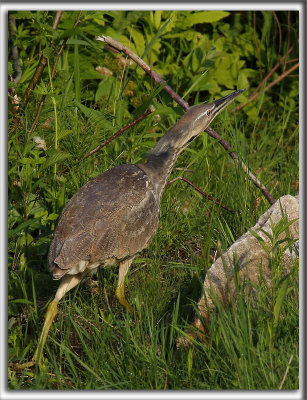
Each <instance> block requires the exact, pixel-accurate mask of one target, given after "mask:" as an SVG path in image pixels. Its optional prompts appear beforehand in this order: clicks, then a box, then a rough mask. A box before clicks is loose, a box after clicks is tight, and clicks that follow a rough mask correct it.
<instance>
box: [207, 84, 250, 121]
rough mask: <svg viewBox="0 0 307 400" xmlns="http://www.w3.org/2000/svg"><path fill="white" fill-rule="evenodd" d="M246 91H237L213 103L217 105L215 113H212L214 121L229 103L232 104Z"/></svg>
mask: <svg viewBox="0 0 307 400" xmlns="http://www.w3.org/2000/svg"><path fill="white" fill-rule="evenodd" d="M244 90H245V89H240V90H236V91H235V92H233V93H230V94H228V95H227V96H225V97H222V98H221V99H218V100H214V101H213V102H212V103H213V104H214V105H215V107H214V109H213V111H212V119H213V118H214V117H216V116H217V114H218V113H219V112H221V111H222V110H223V108H225V107H226V106H228V104H229V103H231V102H232V101H233V100H234V99H235V98H236V97H238V96H239V94H241V93H242V92H244Z"/></svg>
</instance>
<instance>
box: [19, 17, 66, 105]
mask: <svg viewBox="0 0 307 400" xmlns="http://www.w3.org/2000/svg"><path fill="white" fill-rule="evenodd" d="M62 14H63V11H57V12H56V14H55V16H54V19H53V24H52V27H53V29H54V30H56V29H57V27H58V25H59V22H60V19H61V16H62ZM46 65H47V58H46V57H44V56H41V58H40V60H39V63H38V66H37V68H36V71H35V73H34V75H33V77H32V79H31V81H30V83H29V85H28V87H27V89H26V91H25V94H24V96H23V99H22V102H23V104H24V106H25V105H26V104H27V103H28V101H29V100H30V97H31V95H32V92H33V90H34V88H35V86H36V85H37V83H38V81H39V80H40V78H41V76H42V74H43V72H44V69H45V67H46Z"/></svg>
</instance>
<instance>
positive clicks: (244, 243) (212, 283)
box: [177, 195, 299, 345]
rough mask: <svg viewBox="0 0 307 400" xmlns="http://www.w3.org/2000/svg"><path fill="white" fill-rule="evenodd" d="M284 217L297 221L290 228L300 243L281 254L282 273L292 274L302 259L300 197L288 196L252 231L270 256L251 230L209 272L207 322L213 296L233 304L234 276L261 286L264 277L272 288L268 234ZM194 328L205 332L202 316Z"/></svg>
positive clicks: (203, 302) (204, 299)
mask: <svg viewBox="0 0 307 400" xmlns="http://www.w3.org/2000/svg"><path fill="white" fill-rule="evenodd" d="M284 216H286V218H287V220H288V222H290V221H293V222H292V224H291V225H290V226H289V234H290V237H291V239H293V240H295V241H296V242H295V243H294V244H292V246H290V247H289V249H287V250H286V251H281V254H282V253H283V254H282V258H281V261H282V266H283V270H282V274H285V273H286V272H287V271H289V268H290V267H291V266H292V265H293V262H294V260H295V259H296V258H297V257H298V238H299V220H298V217H299V197H298V196H296V197H293V196H290V195H286V196H283V197H281V198H280V199H279V200H277V201H276V202H275V203H274V204H273V205H272V206H271V207H270V208H269V210H268V211H266V212H265V213H264V214H263V215H262V216H261V217H260V218H259V219H258V222H257V223H256V225H254V226H253V227H252V228H251V230H252V231H254V232H255V233H256V234H257V235H259V237H260V238H261V239H263V242H264V243H265V245H266V246H267V251H268V253H267V252H266V251H265V249H264V248H263V245H261V243H260V241H259V240H258V239H257V238H256V237H255V236H254V235H252V233H251V232H250V231H248V232H246V233H245V234H244V235H242V236H241V237H240V238H239V239H238V240H237V241H236V242H235V243H233V244H232V245H231V246H230V247H229V249H228V250H227V251H226V252H225V253H224V254H223V255H222V256H221V257H219V258H218V259H217V260H216V261H215V262H214V263H213V264H212V266H211V267H210V269H209V270H208V272H207V275H206V278H205V281H204V287H203V295H202V296H201V298H200V300H199V302H198V309H199V313H200V315H201V316H202V318H203V319H204V320H205V321H206V320H208V319H209V314H210V309H211V308H212V307H213V306H214V302H213V299H212V297H213V295H215V294H216V295H218V296H219V298H220V299H221V300H222V301H223V302H224V303H225V302H226V301H230V300H231V298H233V297H234V296H235V291H236V284H235V280H234V277H237V276H238V275H239V277H240V278H239V280H240V282H242V281H243V279H244V278H248V281H250V282H252V283H254V284H257V283H258V282H259V277H260V274H263V276H264V277H265V279H266V282H267V284H268V285H270V283H271V281H272V277H271V269H270V268H269V261H270V257H271V256H273V254H271V253H272V252H273V249H272V244H271V241H270V239H269V237H268V236H267V235H266V234H265V233H267V234H269V235H272V224H273V226H276V224H278V222H279V221H281V220H282V218H283V217H284ZM285 237H286V233H285V232H284V231H283V232H281V234H280V235H279V237H278V239H279V240H280V239H284V238H285ZM287 245H288V241H285V242H283V243H281V244H280V246H287ZM249 289H251V291H254V293H252V294H253V295H254V298H255V299H257V293H256V289H255V286H254V285H249ZM194 326H195V327H196V328H198V329H199V330H200V331H204V328H203V325H202V323H201V321H200V319H199V318H198V317H197V318H196V319H195V321H194ZM188 334H189V335H190V336H192V337H195V334H193V333H192V332H189V333H188ZM198 336H201V335H198ZM181 339H182V338H181ZM182 341H185V339H182V340H181V341H180V340H179V343H177V344H178V345H180V344H182Z"/></svg>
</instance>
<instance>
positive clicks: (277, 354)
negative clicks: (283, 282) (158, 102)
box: [9, 113, 298, 389]
mask: <svg viewBox="0 0 307 400" xmlns="http://www.w3.org/2000/svg"><path fill="white" fill-rule="evenodd" d="M279 123H280V122H279V120H278V119H277V120H276V121H273V123H272V121H270V122H267V124H264V128H263V129H262V130H261V134H262V137H260V138H259V143H260V144H261V146H260V147H261V149H260V152H259V151H258V152H257V154H255V155H254V156H253V153H252V152H250V149H249V146H250V144H249V143H248V140H247V139H244V138H243V136H242V142H243V143H242V142H241V141H240V131H239V127H238V126H237V127H233V126H230V122H229V121H228V114H227V113H225V114H223V115H222V116H221V117H220V119H219V120H218V121H217V122H216V123H215V127H216V129H219V130H221V129H223V127H225V128H224V129H225V132H221V133H222V134H224V135H226V132H227V129H228V128H229V135H233V137H234V140H233V142H234V143H235V145H236V146H237V148H238V150H240V151H238V152H239V154H241V155H242V157H243V158H244V159H245V160H246V161H248V162H249V164H250V165H251V167H252V170H254V171H255V170H257V168H258V166H259V164H261V163H262V162H263V159H265V158H266V157H267V155H268V154H270V152H273V151H275V158H274V159H275V160H277V163H276V164H278V163H279V162H282V166H281V167H282V168H283V171H285V175H286V177H285V178H284V177H283V176H282V177H281V178H282V179H281V180H280V181H279V182H278V185H276V188H275V189H274V190H273V191H272V195H273V196H275V197H276V198H277V197H278V196H280V195H281V194H283V193H287V192H289V182H291V180H294V179H295V178H296V176H297V165H295V163H294V162H293V159H295V157H294V154H295V152H296V151H297V144H295V146H296V147H295V152H294V154H293V157H292V156H290V157H289V158H290V159H289V160H286V159H285V157H284V154H283V153H284V152H283V150H282V148H280V149H277V150H276V148H275V143H276V141H278V140H279V136H278V135H279V133H278V129H277V126H279ZM223 124H224V125H223ZM222 125H223V126H222ZM234 126H236V124H235V125H234ZM273 135H274V140H273V138H272V136H273ZM268 137H270V138H271V140H270V142H269V141H268V140H267V139H266V138H268ZM113 146H114V144H113ZM111 147H112V145H111ZM213 147H215V150H213ZM272 147H274V150H272ZM262 151H264V152H265V154H263V153H262ZM276 151H277V153H276ZM242 152H243V154H242ZM213 153H214V154H213ZM248 155H249V156H248ZM215 160H217V161H215ZM132 161H133V160H132ZM111 164H112V163H111ZM177 166H180V167H186V168H188V169H192V170H193V169H194V171H195V172H191V173H189V174H188V173H186V174H185V176H188V178H189V179H190V180H192V181H193V182H194V183H196V184H197V185H198V186H199V187H201V188H203V189H204V190H205V191H206V192H208V193H210V194H214V196H215V198H217V199H220V200H221V201H222V202H223V203H225V204H227V205H228V206H229V207H231V208H233V209H235V210H238V209H240V210H241V213H240V214H238V213H235V214H229V213H228V212H227V211H225V210H222V209H221V208H219V207H217V206H214V205H213V204H212V203H210V202H209V201H208V200H206V199H204V198H203V197H201V196H200V195H199V194H198V193H196V192H195V191H194V190H193V189H192V188H190V187H189V186H186V185H185V183H184V182H180V181H179V182H176V183H174V184H172V185H171V186H169V187H168V188H167V189H166V191H165V194H164V197H163V200H162V207H161V221H160V228H159V230H158V232H157V235H156V236H155V238H154V240H153V242H152V244H151V245H150V246H149V248H148V249H146V250H144V251H143V252H142V253H141V254H140V255H139V257H137V258H136V259H135V261H134V263H133V266H132V267H131V270H130V272H129V274H128V279H127V282H126V288H127V289H126V290H127V297H128V298H129V300H130V302H131V303H132V304H133V305H134V309H135V314H134V315H133V316H129V315H128V314H126V312H125V311H124V310H122V308H121V306H120V305H119V304H118V303H117V301H116V299H115V297H114V292H115V286H116V283H117V270H118V267H116V266H114V267H108V268H106V269H105V270H103V278H102V281H100V283H99V285H98V286H97V287H95V286H94V287H90V286H89V285H88V283H86V282H83V283H81V285H80V286H79V287H78V288H77V289H76V290H73V291H72V292H71V293H69V295H67V296H66V297H65V298H64V299H63V301H62V302H61V305H60V312H59V316H58V318H57V320H56V322H55V323H54V325H53V328H52V330H51V332H50V335H49V338H48V341H47V346H46V349H45V354H46V361H45V366H44V368H45V370H44V372H45V373H39V374H37V373H32V372H23V373H22V374H20V373H16V372H13V371H10V374H9V387H10V388H11V389H26V388H36V389H47V388H48V389H86V388H87V389H277V388H278V387H279V385H280V383H281V381H282V378H283V375H284V373H285V370H286V367H287V364H288V361H289V358H290V356H291V355H293V359H292V362H291V367H290V369H289V373H288V375H287V378H286V381H285V383H284V385H283V389H296V388H298V281H297V279H298V269H297V268H296V269H295V271H296V272H295V273H293V274H292V275H291V279H290V283H289V289H288V292H287V293H288V295H287V296H286V297H285V298H284V299H283V303H282V315H283V319H282V320H280V321H279V323H278V328H277V332H276V333H275V337H274V341H270V340H269V341H268V324H269V323H270V319H271V315H270V313H267V314H266V312H265V309H266V307H267V297H268V296H267V293H266V292H263V291H264V290H265V289H263V288H262V287H260V288H259V295H258V298H259V299H260V300H259V302H258V303H257V304H256V305H255V304H253V303H252V301H251V300H250V299H246V298H244V295H243V293H241V294H240V295H239V297H238V299H237V301H236V302H235V303H234V304H232V305H231V306H229V307H226V308H225V307H224V306H222V305H221V304H219V303H217V305H216V310H215V311H214V312H213V315H212V320H211V325H210V329H209V332H210V339H209V342H208V343H197V342H195V343H193V345H192V347H191V348H190V349H185V348H181V349H179V350H176V346H175V343H176V339H177V338H178V337H180V335H182V332H183V331H184V330H185V329H186V328H187V327H188V326H189V324H190V323H191V322H192V321H193V317H194V315H195V313H196V311H197V310H196V306H195V304H196V303H197V301H198V299H199V297H200V294H201V287H202V285H201V284H202V282H203V280H204V277H205V273H206V270H207V269H208V268H209V266H210V258H209V256H210V249H214V248H216V246H217V241H220V242H221V244H222V247H223V248H225V249H226V248H227V246H229V245H230V244H231V243H232V241H233V238H237V237H239V236H240V235H241V234H242V233H244V232H245V231H246V230H247V229H248V228H249V227H251V226H252V225H253V224H254V223H255V220H256V219H257V217H258V216H259V215H261V213H262V212H263V211H264V210H265V209H267V208H268V204H267V203H266V201H265V200H264V199H263V198H262V200H261V203H260V205H259V206H258V208H257V209H254V208H253V206H251V205H252V204H253V202H254V200H255V197H256V196H259V192H258V189H256V188H255V187H254V186H253V185H252V184H251V183H250V182H249V181H248V180H246V179H245V175H244V173H243V172H242V170H240V169H235V167H234V166H233V165H232V162H231V161H229V159H228V156H227V155H226V154H225V153H224V152H223V150H222V149H219V148H218V147H217V145H216V143H214V142H213V141H212V142H211V139H208V138H207V137H206V136H205V134H203V136H202V138H200V139H199V140H198V142H197V143H195V144H193V147H192V148H191V150H188V151H186V152H185V154H184V155H182V157H180V159H179V160H178V163H177ZM274 167H277V165H276V166H275V165H271V166H270V171H271V170H273V169H274ZM102 169H103V168H102ZM199 171H201V173H199ZM76 172H77V170H76ZM178 173H181V171H179V172H177V171H174V175H176V174H178ZM83 174H84V175H85V173H84V171H83ZM76 179H78V178H77V175H76ZM260 179H261V180H262V181H263V182H264V183H265V184H268V185H269V186H270V187H272V184H271V183H270V182H271V179H272V178H270V172H269V171H267V172H266V174H263V175H262V176H260ZM86 180H87V178H86V177H84V181H86ZM234 188H235V189H234ZM290 192H291V190H290ZM49 237H50V236H49ZM35 247H36V246H33V248H34V249H35ZM28 248H29V252H30V255H28V257H29V258H30V257H31V259H32V263H31V264H28V263H27V260H26V259H25V261H24V263H25V264H24V267H23V269H22V270H21V271H19V272H18V271H14V272H13V271H12V272H11V273H10V295H11V299H13V301H12V302H11V303H10V308H9V316H10V317H11V318H14V319H13V320H12V319H11V321H12V325H11V326H10V329H9V359H10V361H17V360H18V361H22V360H25V359H29V358H30V357H31V356H32V353H33V351H34V349H35V346H36V344H37V340H38V337H39V333H40V330H41V327H42V323H43V315H44V312H45V309H46V307H45V303H46V302H47V301H48V300H49V299H51V297H52V296H53V295H54V293H55V288H56V286H57V283H54V282H53V281H52V279H51V276H50V275H49V273H48V272H47V271H46V268H45V267H44V268H41V267H40V266H39V261H36V260H35V258H34V255H33V254H34V249H31V245H29V246H28ZM35 250H36V251H37V249H35ZM31 251H32V252H33V253H31ZM43 263H44V264H43V265H46V260H45V257H44V258H43ZM103 285H104V287H105V292H106V293H107V297H108V301H109V303H110V309H109V306H108V304H107V302H106V298H105V295H104V291H103ZM290 289H291V290H290ZM18 299H19V300H18ZM36 372H38V371H36Z"/></svg>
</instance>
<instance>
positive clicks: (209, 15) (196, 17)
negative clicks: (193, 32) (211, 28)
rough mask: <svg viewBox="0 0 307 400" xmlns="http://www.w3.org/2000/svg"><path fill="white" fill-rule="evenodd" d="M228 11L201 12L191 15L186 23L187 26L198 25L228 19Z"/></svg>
mask: <svg viewBox="0 0 307 400" xmlns="http://www.w3.org/2000/svg"><path fill="white" fill-rule="evenodd" d="M229 14H230V13H229V12H227V11H200V12H194V13H193V14H190V15H189V16H188V17H187V18H186V19H185V21H184V25H185V26H192V25H196V24H203V23H212V22H216V21H219V20H221V19H223V18H226V17H228V15H229Z"/></svg>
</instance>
